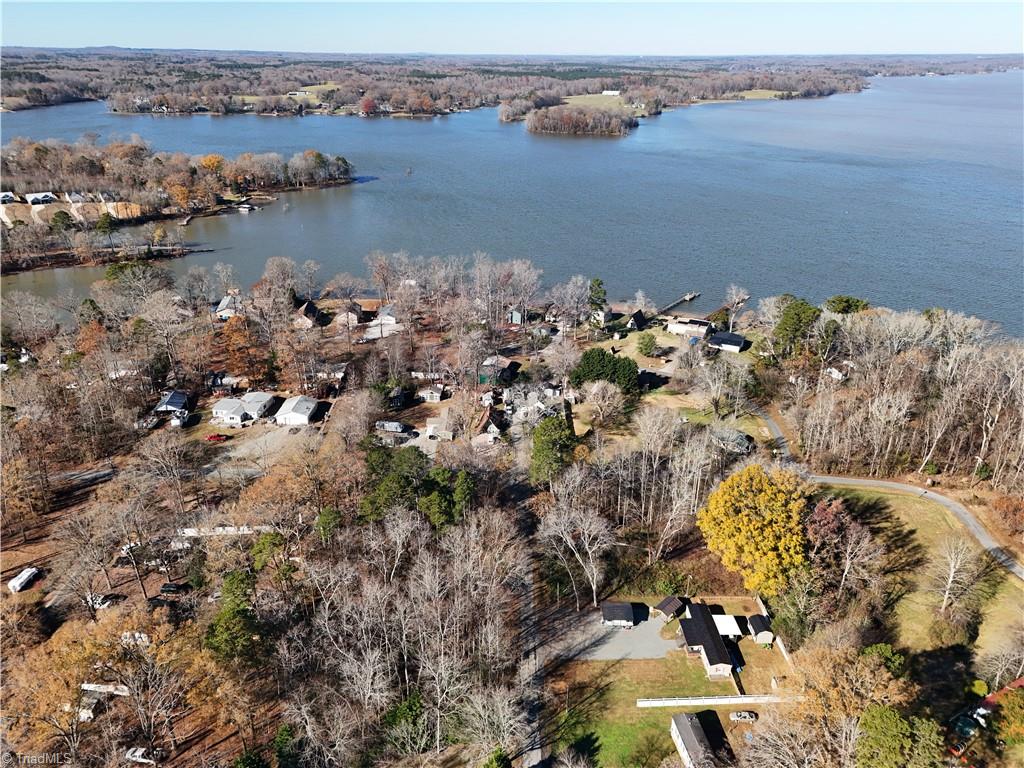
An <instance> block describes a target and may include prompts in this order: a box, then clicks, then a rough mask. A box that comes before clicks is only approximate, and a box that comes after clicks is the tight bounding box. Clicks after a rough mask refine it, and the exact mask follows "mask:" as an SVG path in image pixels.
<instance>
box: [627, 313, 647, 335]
mask: <svg viewBox="0 0 1024 768" xmlns="http://www.w3.org/2000/svg"><path fill="white" fill-rule="evenodd" d="M645 325H647V318H646V317H644V313H643V310H640V309H638V310H637V311H636V312H634V313H633V314H631V315H630V316H629V320H627V321H626V327H627V328H629V330H631V331H639V330H642V329H643V327H644V326H645Z"/></svg>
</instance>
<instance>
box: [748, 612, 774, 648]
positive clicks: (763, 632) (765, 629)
mask: <svg viewBox="0 0 1024 768" xmlns="http://www.w3.org/2000/svg"><path fill="white" fill-rule="evenodd" d="M747 627H748V628H749V629H750V636H751V637H752V638H754V642H755V643H757V644H758V645H771V644H772V643H773V642H775V635H774V634H772V625H771V622H770V621H768V617H767V616H761V615H757V616H751V617H750V618H749V619H747Z"/></svg>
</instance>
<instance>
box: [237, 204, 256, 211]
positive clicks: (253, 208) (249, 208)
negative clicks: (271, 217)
mask: <svg viewBox="0 0 1024 768" xmlns="http://www.w3.org/2000/svg"><path fill="white" fill-rule="evenodd" d="M258 210H259V209H258V208H257V207H256V206H255V205H249V204H248V203H242V204H241V205H240V206H238V212H239V213H252V212H253V211H258Z"/></svg>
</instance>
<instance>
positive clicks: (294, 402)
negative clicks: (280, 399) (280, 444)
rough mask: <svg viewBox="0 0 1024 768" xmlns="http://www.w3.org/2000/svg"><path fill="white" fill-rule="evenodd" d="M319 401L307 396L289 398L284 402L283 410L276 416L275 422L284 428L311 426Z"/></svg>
mask: <svg viewBox="0 0 1024 768" xmlns="http://www.w3.org/2000/svg"><path fill="white" fill-rule="evenodd" d="M316 406H317V401H316V400H314V399H313V398H311V397H306V396H305V395H296V396H295V397H289V398H288V399H287V400H285V401H284V404H283V405H282V406H281V410H279V411H278V412H277V414H276V415H275V416H274V421H275V422H277V423H278V424H280V425H281V426H283V427H300V426H305V425H306V424H309V421H310V419H311V418H312V417H313V411H315V410H316Z"/></svg>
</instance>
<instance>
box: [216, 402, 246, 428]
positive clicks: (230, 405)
mask: <svg viewBox="0 0 1024 768" xmlns="http://www.w3.org/2000/svg"><path fill="white" fill-rule="evenodd" d="M251 419H252V416H250V415H249V412H248V411H246V410H245V406H244V405H243V404H242V401H241V400H239V399H238V398H236V397H225V398H222V399H220V400H218V401H217V402H216V403H214V404H213V420H214V421H216V422H219V423H221V424H227V425H229V426H233V427H240V426H242V424H243V423H244V422H246V421H249V420H251Z"/></svg>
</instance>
